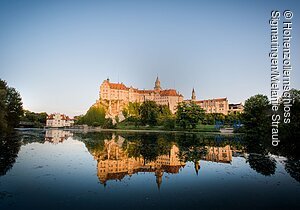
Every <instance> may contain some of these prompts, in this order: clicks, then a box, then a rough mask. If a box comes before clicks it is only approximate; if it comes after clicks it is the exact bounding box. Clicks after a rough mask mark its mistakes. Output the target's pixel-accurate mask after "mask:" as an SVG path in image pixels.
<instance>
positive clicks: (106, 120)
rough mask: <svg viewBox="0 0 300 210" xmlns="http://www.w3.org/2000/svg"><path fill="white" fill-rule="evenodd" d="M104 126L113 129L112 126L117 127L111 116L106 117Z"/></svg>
mask: <svg viewBox="0 0 300 210" xmlns="http://www.w3.org/2000/svg"><path fill="white" fill-rule="evenodd" d="M102 128H106V129H112V128H116V125H114V124H113V121H112V119H111V118H107V119H105V121H104V123H103V125H102Z"/></svg>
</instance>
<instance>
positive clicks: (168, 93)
mask: <svg viewBox="0 0 300 210" xmlns="http://www.w3.org/2000/svg"><path fill="white" fill-rule="evenodd" d="M160 95H161V96H180V95H179V94H178V93H177V92H176V90H174V89H168V90H162V91H160Z"/></svg>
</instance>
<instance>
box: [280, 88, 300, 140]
mask: <svg viewBox="0 0 300 210" xmlns="http://www.w3.org/2000/svg"><path fill="white" fill-rule="evenodd" d="M289 93H290V98H291V99H292V106H291V107H290V112H289V114H290V116H287V115H288V112H284V104H283V102H282V103H281V104H280V107H279V111H280V113H281V116H282V119H281V123H280V128H279V131H280V133H279V134H280V138H281V139H282V140H284V141H285V142H286V141H287V140H289V139H297V138H298V137H299V136H300V90H296V89H291V90H290V91H289ZM284 115H286V118H290V123H284V120H283V119H284Z"/></svg>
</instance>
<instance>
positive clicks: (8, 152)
mask: <svg viewBox="0 0 300 210" xmlns="http://www.w3.org/2000/svg"><path fill="white" fill-rule="evenodd" d="M19 138H20V137H18V136H11V137H4V138H1V139H0V176H3V175H5V174H6V173H7V171H9V170H10V169H11V168H12V166H13V165H14V163H15V162H16V159H17V157H18V153H19V150H20V147H21V141H20V139H19Z"/></svg>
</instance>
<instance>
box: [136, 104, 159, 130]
mask: <svg viewBox="0 0 300 210" xmlns="http://www.w3.org/2000/svg"><path fill="white" fill-rule="evenodd" d="M158 114H159V109H158V106H157V104H156V103H155V102H154V101H145V102H144V103H143V104H142V105H141V106H140V116H141V123H142V124H143V125H150V126H154V125H156V124H157V120H158Z"/></svg>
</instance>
